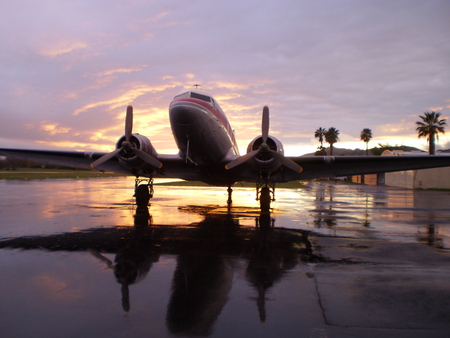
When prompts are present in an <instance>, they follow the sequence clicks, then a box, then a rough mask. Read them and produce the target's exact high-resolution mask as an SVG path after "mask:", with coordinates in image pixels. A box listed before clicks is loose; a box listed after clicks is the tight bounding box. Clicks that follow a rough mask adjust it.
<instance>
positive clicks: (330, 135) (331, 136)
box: [325, 127, 339, 155]
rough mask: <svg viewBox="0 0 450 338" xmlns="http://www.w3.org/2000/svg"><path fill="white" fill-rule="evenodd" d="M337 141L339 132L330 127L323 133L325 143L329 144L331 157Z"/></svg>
mask: <svg viewBox="0 0 450 338" xmlns="http://www.w3.org/2000/svg"><path fill="white" fill-rule="evenodd" d="M338 140H339V130H337V129H336V128H334V127H331V128H329V129H328V130H327V132H326V133H325V141H326V142H327V143H329V144H330V155H333V144H334V143H336V142H337V141H338Z"/></svg>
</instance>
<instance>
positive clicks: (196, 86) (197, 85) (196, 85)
mask: <svg viewBox="0 0 450 338" xmlns="http://www.w3.org/2000/svg"><path fill="white" fill-rule="evenodd" d="M192 87H195V89H197V88H198V87H203V86H202V85H199V84H195V85H193V86H192Z"/></svg>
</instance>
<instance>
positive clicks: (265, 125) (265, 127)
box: [225, 106, 303, 173]
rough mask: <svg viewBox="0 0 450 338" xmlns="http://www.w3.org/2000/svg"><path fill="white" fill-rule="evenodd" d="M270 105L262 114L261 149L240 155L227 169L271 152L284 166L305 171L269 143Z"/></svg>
mask: <svg viewBox="0 0 450 338" xmlns="http://www.w3.org/2000/svg"><path fill="white" fill-rule="evenodd" d="M269 120H270V119H269V107H267V106H264V108H263V115H262V125H261V135H262V140H263V143H262V144H261V146H260V147H259V149H256V150H253V151H251V152H249V153H247V154H245V155H243V156H239V157H238V158H236V159H235V160H233V161H231V162H230V163H228V164H227V165H226V166H225V169H227V170H229V169H232V168H234V167H237V166H238V165H241V164H242V163H245V162H247V161H249V160H251V159H252V158H253V157H255V156H256V155H258V154H259V153H269V154H270V155H272V157H273V158H275V159H276V160H277V161H279V162H281V163H282V164H283V165H284V166H286V167H288V168H289V169H292V170H294V171H297V172H299V173H301V172H302V171H303V168H302V167H300V166H299V165H298V164H297V163H295V162H294V161H292V160H291V159H289V158H287V157H284V156H283V155H282V154H280V153H277V152H276V151H274V150H271V149H270V148H269V146H268V145H267V140H268V138H269Z"/></svg>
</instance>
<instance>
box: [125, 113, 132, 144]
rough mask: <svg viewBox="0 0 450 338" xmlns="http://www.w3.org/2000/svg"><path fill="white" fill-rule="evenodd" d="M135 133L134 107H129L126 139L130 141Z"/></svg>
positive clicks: (126, 120) (126, 118)
mask: <svg viewBox="0 0 450 338" xmlns="http://www.w3.org/2000/svg"><path fill="white" fill-rule="evenodd" d="M132 133H133V106H128V107H127V115H126V117H125V139H126V140H127V141H129V140H130V138H131V134H132Z"/></svg>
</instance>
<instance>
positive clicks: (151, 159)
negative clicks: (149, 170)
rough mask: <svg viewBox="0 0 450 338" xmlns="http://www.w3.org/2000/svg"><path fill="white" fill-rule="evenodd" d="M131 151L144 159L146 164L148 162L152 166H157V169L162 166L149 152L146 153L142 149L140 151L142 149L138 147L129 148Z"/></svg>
mask: <svg viewBox="0 0 450 338" xmlns="http://www.w3.org/2000/svg"><path fill="white" fill-rule="evenodd" d="M131 149H132V150H133V151H134V153H135V154H136V155H137V156H138V157H139V158H141V159H142V160H144V161H145V162H147V163H148V164H150V165H152V166H154V167H156V168H158V169H161V168H162V166H163V164H162V163H161V162H159V161H158V160H157V159H156V158H154V157H153V156H151V155H149V154H147V153H146V152H144V151H142V150H140V149H138V148H134V147H133V148H131Z"/></svg>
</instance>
